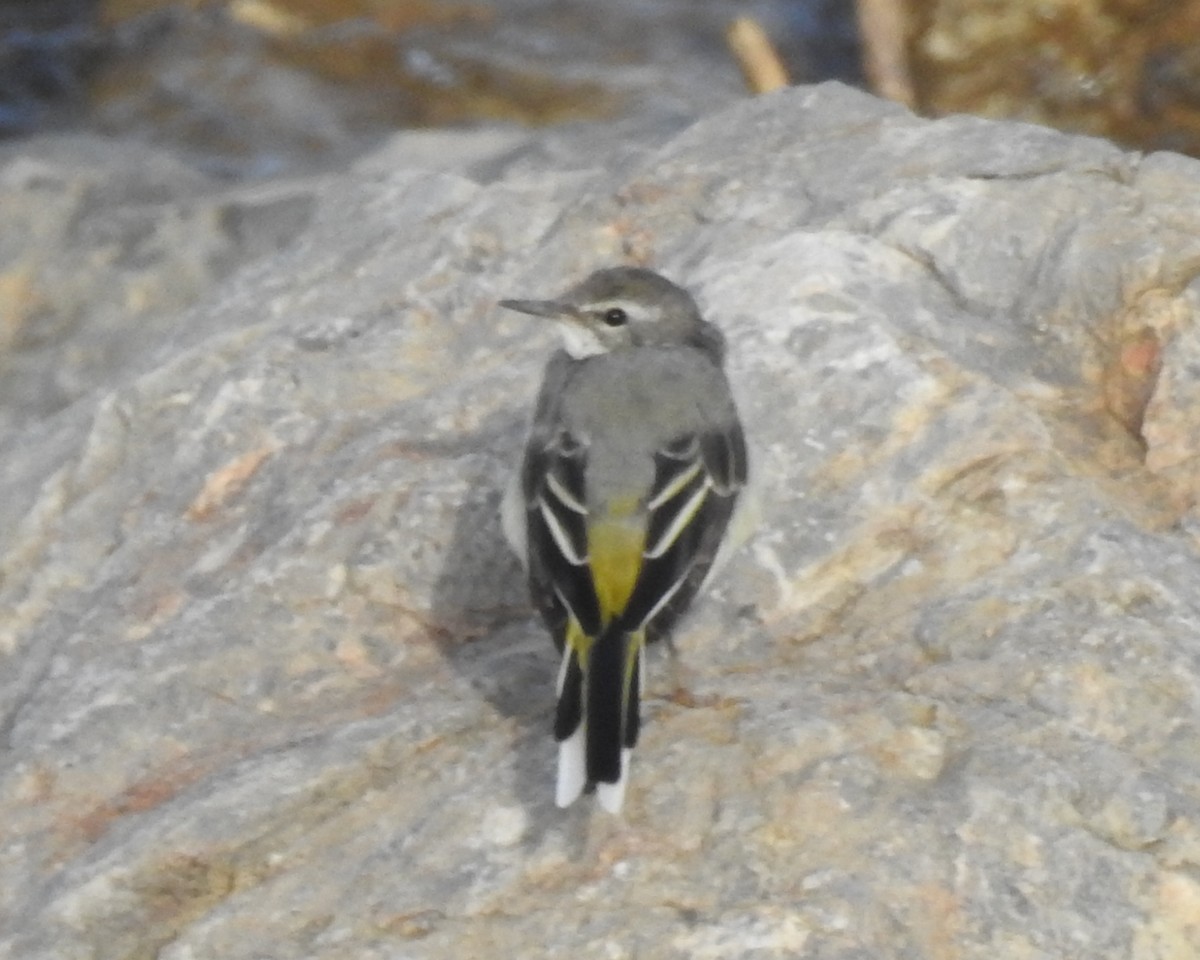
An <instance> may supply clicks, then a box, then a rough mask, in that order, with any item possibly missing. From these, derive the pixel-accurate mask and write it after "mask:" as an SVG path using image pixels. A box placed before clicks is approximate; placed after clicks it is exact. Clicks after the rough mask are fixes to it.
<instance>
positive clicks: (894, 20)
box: [858, 0, 917, 107]
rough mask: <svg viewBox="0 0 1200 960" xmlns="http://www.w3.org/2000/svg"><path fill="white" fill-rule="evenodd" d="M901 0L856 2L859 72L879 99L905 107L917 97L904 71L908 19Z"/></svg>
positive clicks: (906, 71) (913, 103) (910, 104)
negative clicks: (861, 53) (860, 58)
mask: <svg viewBox="0 0 1200 960" xmlns="http://www.w3.org/2000/svg"><path fill="white" fill-rule="evenodd" d="M904 5H905V0H858V34H859V36H860V37H862V48H863V73H865V74H866V76H867V82H868V83H869V84H870V85H871V89H872V90H874V91H875V92H876V93H877V94H879V96H881V97H887V99H889V100H895V101H896V102H897V103H902V104H904V105H905V106H906V107H913V106H916V103H917V94H916V90H915V89H914V88H913V82H912V74H910V73H909V69H908V17H907V12H906V10H905V6H904Z"/></svg>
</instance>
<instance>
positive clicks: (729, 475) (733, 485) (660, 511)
mask: <svg viewBox="0 0 1200 960" xmlns="http://www.w3.org/2000/svg"><path fill="white" fill-rule="evenodd" d="M654 464H655V475H654V484H653V487H652V489H651V493H650V496H649V498H648V499H647V503H646V508H647V522H646V538H645V544H644V546H643V551H642V566H641V572H640V573H639V575H638V579H637V583H636V584H635V586H634V588H633V592H632V594H631V595H630V597H629V602H628V603H627V604H626V606H625V611H624V614H623V616H622V620H623V622H624V624H625V627H626V629H628V630H638V629H645V630H646V631H647V634H648V639H649V640H654V639H657V637H658V636H660V635H662V633H664V632H665V631H666V630H668V629H669V628H670V627H671V625H672V624H673V623H674V621H675V620H676V619H678V617H679V615H680V614H681V613H682V612H683V611H684V609H686V607H687V605H688V603H690V602H691V600H692V598H693V597H694V596H695V594H696V591H697V590H698V589H699V588H700V584H701V583H702V582H703V580H704V576H705V574H706V573H707V572H708V569H709V568H710V567H711V566H712V563H713V560H714V558H715V557H716V555H717V550H718V548H719V547H720V544H721V539H722V537H723V536H724V534H725V530H726V527H727V526H728V524H729V518H730V516H731V515H732V513H733V508H734V504H735V502H736V500H737V496H738V494H739V493H740V492H741V490H742V488H743V487H744V486H745V484H746V479H747V471H748V465H747V458H746V440H745V436H744V435H743V433H742V428H741V426H740V425H739V424H738V423H737V421H736V420H733V421H730V422H729V423H728V424H726V425H725V426H724V427H722V428H719V429H712V430H706V431H700V432H692V433H687V434H684V435H682V436H679V437H677V438H676V439H675V440H673V441H672V442H671V443H669V444H666V445H664V446H663V447H662V448H661V449H660V450H658V452H657V453H656V454H655V456H654Z"/></svg>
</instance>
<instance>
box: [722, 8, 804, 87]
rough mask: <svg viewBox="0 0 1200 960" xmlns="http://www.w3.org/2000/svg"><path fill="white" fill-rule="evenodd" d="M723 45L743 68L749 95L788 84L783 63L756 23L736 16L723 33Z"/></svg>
mask: <svg viewBox="0 0 1200 960" xmlns="http://www.w3.org/2000/svg"><path fill="white" fill-rule="evenodd" d="M725 42H726V43H728V44H729V49H730V50H731V51H732V53H733V56H734V59H735V60H737V62H738V66H739V67H741V68H742V76H743V77H745V78H746V86H747V87H749V88H750V91H751V93H769V92H770V91H772V90H778V89H779V88H780V87H786V86H787V85H788V83H789V82H790V81H789V80H788V75H787V70H786V69H785V68H784V66H783V61H782V60H780V59H779V54H778V53H776V52H775V47H774V46H772V45H771V41H770V39H769V38H768V37H767V34H766V31H764V30H763V28H762V27H761V26H759V25H758V22H757V21H755V20H752V19H750V18H749V17H738V18H737V19H736V20H734V21H733V23H731V24H730V25H729V29H728V30H726V31H725Z"/></svg>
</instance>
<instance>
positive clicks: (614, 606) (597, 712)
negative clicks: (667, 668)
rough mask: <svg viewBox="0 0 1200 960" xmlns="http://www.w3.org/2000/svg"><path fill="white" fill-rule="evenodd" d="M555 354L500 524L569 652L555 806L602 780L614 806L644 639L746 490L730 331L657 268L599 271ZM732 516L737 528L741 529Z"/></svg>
mask: <svg viewBox="0 0 1200 960" xmlns="http://www.w3.org/2000/svg"><path fill="white" fill-rule="evenodd" d="M502 306H506V307H509V308H510V309H515V310H520V311H522V312H525V313H530V314H534V315H537V316H545V317H551V318H553V319H555V320H557V321H559V322H560V324H561V325H562V326H563V327H564V328H565V331H564V332H565V337H564V339H565V342H566V345H567V350H566V351H559V352H558V353H556V354H555V355H554V356H553V357H552V358H551V360H550V362H549V363H548V364H547V367H546V371H545V374H544V376H543V382H542V388H541V390H540V392H539V396H538V400H537V404H536V408H535V414H534V419H533V425H532V428H531V430H530V436H529V440H528V442H527V444H526V448H525V454H524V458H523V460H522V464H521V468H520V470H519V473H518V478H517V482H516V483H515V484H514V486H513V488H512V489H511V490H510V493H509V495H508V496H507V497H506V501H505V508H504V520H505V523H504V526H505V531H506V533H507V534H508V536H509V540H510V542H512V544H513V547H514V549H515V550H516V551H517V552H518V554H519V555H520V556H521V559H522V561H523V562H524V563H525V565H526V569H527V571H528V576H529V585H530V592H531V595H532V597H533V599H534V602H535V604H536V606H537V608H538V610H539V612H540V613H541V615H542V618H543V620H544V622H545V623H546V626H547V628H548V629H549V631H550V633H551V636H552V637H553V639H554V641H555V644H556V646H557V647H558V649H559V650H560V652H562V653H563V666H562V670H561V672H560V677H559V691H558V693H559V705H558V712H557V717H556V724H555V734H556V737H557V738H558V740H559V741H560V743H561V744H562V747H561V748H560V759H559V782H558V789H557V793H556V796H557V800H558V802H559V803H560V805H565V804H567V803H569V802H571V801H572V800H574V799H575V796H577V795H578V793H579V792H581V791H582V790H583V789H585V788H586V787H588V786H591V785H597V786H598V787H599V791H600V798H601V802H602V803H603V804H604V805H605V806H606V807H608V808H609V809H619V807H620V804H621V801H622V798H623V794H624V788H625V781H626V772H627V766H628V759H629V751H630V750H631V749H632V747H633V745H634V744H635V743H636V740H637V736H638V729H639V727H640V716H639V699H640V691H641V685H642V681H643V679H644V675H643V652H644V645H645V644H646V643H652V642H654V641H655V640H657V639H659V638H660V637H662V636H664V635H665V634H666V633H667V632H668V631H669V630H670V629H671V627H672V626H673V624H674V623H675V621H676V620H677V619H678V617H679V615H680V614H681V613H682V612H683V611H684V610H685V609H686V607H687V606H688V604H689V603H690V602H691V600H692V599H693V598H694V596H695V594H696V592H697V591H698V590H699V588H700V586H701V584H702V583H703V582H704V580H705V579H706V577H707V576H708V574H709V573H710V571H711V570H712V569H713V567H714V562H715V561H716V560H717V557H718V553H719V552H721V550H722V544H723V543H724V544H725V546H726V547H728V546H731V545H736V544H735V542H734V541H735V540H736V539H738V538H736V537H732V538H727V537H726V534H727V533H728V532H729V530H730V529H731V525H730V520H731V517H733V515H734V511H735V507H736V506H737V504H738V499H739V494H740V492H741V490H742V488H743V487H744V485H745V484H746V481H747V474H748V464H747V455H746V444H745V439H744V437H743V434H742V428H741V424H740V422H739V420H738V416H737V410H736V408H735V405H734V401H733V398H732V394H731V392H730V389H729V384H728V382H727V380H726V378H725V374H724V370H723V363H724V353H725V344H724V338H723V337H722V336H721V334H720V332H719V331H718V330H717V328H716V327H714V326H713V325H712V324H710V323H708V322H707V321H705V320H704V319H703V318H702V317H701V316H700V313H699V310H698V309H697V308H696V305H695V302H694V301H693V300H692V298H691V296H690V295H689V294H688V293H687V292H686V291H685V290H683V289H681V288H679V287H677V286H675V285H674V284H672V283H671V282H670V281H668V280H666V279H665V278H663V277H661V276H659V275H658V274H655V273H653V272H651V271H648V270H641V269H637V268H629V267H619V268H615V269H610V270H602V271H598V272H597V273H594V274H592V275H591V276H590V277H588V278H587V279H586V280H584V281H583V282H582V283H580V284H578V285H576V286H575V287H573V288H571V289H570V290H568V291H567V293H565V294H564V295H563V296H561V297H559V298H557V299H554V300H543V301H503V302H502ZM738 526H739V525H738V524H734V529H735V530H736V528H737V527H738Z"/></svg>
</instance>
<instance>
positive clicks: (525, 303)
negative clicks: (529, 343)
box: [500, 300, 578, 320]
mask: <svg viewBox="0 0 1200 960" xmlns="http://www.w3.org/2000/svg"><path fill="white" fill-rule="evenodd" d="M500 306H502V307H504V309H506V310H516V311H517V312H518V313H529V314H532V315H533V316H535V317H550V318H552V319H554V320H572V319H575V318H576V317H577V316H578V311H577V310H576V309H575V308H574V307H573V306H571V304H569V303H566V302H564V301H562V300H501V301H500Z"/></svg>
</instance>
